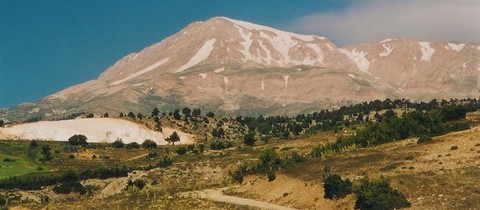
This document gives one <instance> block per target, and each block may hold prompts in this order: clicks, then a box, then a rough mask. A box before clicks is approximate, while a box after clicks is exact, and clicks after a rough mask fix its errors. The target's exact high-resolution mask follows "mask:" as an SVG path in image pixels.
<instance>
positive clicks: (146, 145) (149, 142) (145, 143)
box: [142, 139, 157, 149]
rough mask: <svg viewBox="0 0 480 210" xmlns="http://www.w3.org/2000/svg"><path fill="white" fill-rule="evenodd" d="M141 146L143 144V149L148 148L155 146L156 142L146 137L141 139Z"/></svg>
mask: <svg viewBox="0 0 480 210" xmlns="http://www.w3.org/2000/svg"><path fill="white" fill-rule="evenodd" d="M142 146H143V147H144V148H145V149H148V148H157V143H155V142H154V141H152V140H150V139H146V140H145V141H143V143H142Z"/></svg>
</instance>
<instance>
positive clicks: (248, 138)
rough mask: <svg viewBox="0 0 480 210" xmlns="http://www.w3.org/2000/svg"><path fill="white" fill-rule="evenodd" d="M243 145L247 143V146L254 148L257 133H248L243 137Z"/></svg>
mask: <svg viewBox="0 0 480 210" xmlns="http://www.w3.org/2000/svg"><path fill="white" fill-rule="evenodd" d="M243 143H245V144H246V145H247V146H250V147H253V145H255V133H253V132H248V133H247V134H245V135H244V136H243Z"/></svg>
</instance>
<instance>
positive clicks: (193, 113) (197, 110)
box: [192, 109, 202, 117]
mask: <svg viewBox="0 0 480 210" xmlns="http://www.w3.org/2000/svg"><path fill="white" fill-rule="evenodd" d="M201 114H202V111H201V110H200V109H193V111H192V116H194V117H198V116H200V115H201Z"/></svg>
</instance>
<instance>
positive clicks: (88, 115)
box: [86, 113, 95, 118]
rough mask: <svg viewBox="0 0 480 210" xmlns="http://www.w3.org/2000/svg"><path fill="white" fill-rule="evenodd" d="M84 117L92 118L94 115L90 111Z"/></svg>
mask: <svg viewBox="0 0 480 210" xmlns="http://www.w3.org/2000/svg"><path fill="white" fill-rule="evenodd" d="M86 117H87V118H93V117H95V116H94V115H93V114H92V113H90V114H87V116H86Z"/></svg>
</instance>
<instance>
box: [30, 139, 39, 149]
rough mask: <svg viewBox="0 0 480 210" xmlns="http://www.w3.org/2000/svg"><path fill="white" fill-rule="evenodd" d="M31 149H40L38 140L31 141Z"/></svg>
mask: <svg viewBox="0 0 480 210" xmlns="http://www.w3.org/2000/svg"><path fill="white" fill-rule="evenodd" d="M28 146H29V147H30V148H36V147H38V141H37V140H31V141H30V143H29V144H28Z"/></svg>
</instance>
